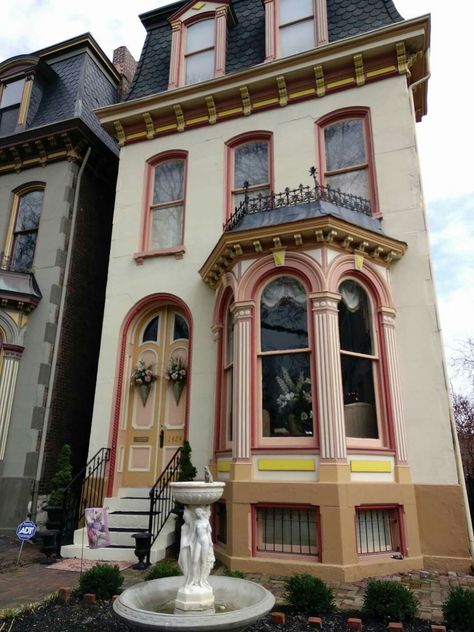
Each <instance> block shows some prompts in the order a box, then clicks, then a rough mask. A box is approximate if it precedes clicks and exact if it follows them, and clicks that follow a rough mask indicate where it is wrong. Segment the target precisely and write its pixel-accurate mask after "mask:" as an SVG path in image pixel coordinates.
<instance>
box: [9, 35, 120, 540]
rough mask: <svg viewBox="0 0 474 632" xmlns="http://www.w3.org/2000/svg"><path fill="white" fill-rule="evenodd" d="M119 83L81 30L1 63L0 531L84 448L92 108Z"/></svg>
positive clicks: (94, 314) (94, 268) (107, 227)
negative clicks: (63, 458)
mask: <svg viewBox="0 0 474 632" xmlns="http://www.w3.org/2000/svg"><path fill="white" fill-rule="evenodd" d="M121 87H122V76H121V73H120V72H118V71H117V69H116V68H115V67H114V66H113V64H112V63H111V62H110V61H109V59H108V58H107V57H106V55H105V54H104V52H103V51H102V50H101V48H100V47H99V46H98V44H97V42H96V41H95V40H94V38H93V37H92V36H91V35H89V34H85V35H81V36H79V37H75V38H73V39H70V40H68V41H66V42H62V43H60V44H56V45H54V46H51V47H48V48H45V49H43V50H40V51H37V52H35V53H32V54H29V55H19V56H17V57H13V58H11V59H7V60H5V61H3V62H2V63H0V243H1V244H2V246H3V247H2V250H3V252H2V257H1V262H0V300H1V305H0V349H1V353H0V507H1V508H2V510H1V512H0V531H11V530H12V529H15V527H16V525H17V524H18V522H20V521H21V520H23V519H24V518H25V517H26V514H27V511H28V504H29V501H31V499H32V493H33V492H35V494H38V493H39V492H41V493H45V492H47V491H48V481H49V479H50V477H51V475H52V473H54V469H55V465H56V458H57V454H58V451H59V449H60V448H61V446H62V445H63V444H65V443H69V444H70V445H71V446H72V448H73V454H72V463H73V469H74V471H75V472H76V471H78V470H79V469H80V467H82V466H83V465H84V463H85V458H86V456H87V446H88V440H89V429H90V423H91V412H92V404H93V397H94V385H95V375H96V367H97V357H98V349H99V343H100V332H101V325H102V313H103V305H104V297H105V283H106V273H107V262H108V256H109V245H110V233H111V227H112V213H113V205H114V195H115V181H116V173H117V163H118V147H117V144H116V142H115V141H114V140H113V139H112V138H111V137H110V136H109V134H108V133H107V132H105V131H104V130H103V128H102V127H101V126H100V124H99V121H98V119H97V117H96V116H95V114H94V109H95V108H97V107H101V106H104V105H109V104H112V103H115V102H116V101H117V100H118V98H119V96H118V95H119V92H120V90H121ZM33 501H34V504H36V501H35V499H33Z"/></svg>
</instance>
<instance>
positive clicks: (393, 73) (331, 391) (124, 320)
mask: <svg viewBox="0 0 474 632" xmlns="http://www.w3.org/2000/svg"><path fill="white" fill-rule="evenodd" d="M355 5H357V6H355ZM141 20H142V22H143V24H144V26H145V28H146V30H147V39H146V43H145V46H144V49H143V53H142V57H141V59H140V62H139V64H138V68H137V73H136V75H135V79H134V83H133V84H132V87H131V91H130V93H129V95H128V99H127V100H126V101H125V102H122V103H120V104H118V105H114V106H110V107H106V108H102V109H101V110H100V111H99V112H98V116H99V118H100V120H101V122H102V124H103V126H104V127H105V129H106V130H108V131H109V132H111V133H112V134H114V135H115V136H116V138H117V140H118V142H119V144H120V146H121V151H120V166H119V175H118V184H117V198H116V206H115V218H114V228H113V235H112V247H111V257H110V266H109V276H108V286H107V299H106V306H105V315H104V325H103V335H102V346H101V352H100V361H99V371H98V380H97V387H96V399H95V409H94V417H93V423H92V434H91V441H90V448H89V454H90V456H92V455H93V454H94V453H96V452H97V451H98V450H100V449H101V448H103V447H109V448H110V450H111V460H110V471H109V476H108V498H107V500H106V501H105V503H106V504H108V505H109V507H110V509H111V511H112V515H111V524H112V525H113V528H114V530H115V533H116V537H118V535H120V539H117V540H116V543H118V544H119V543H121V544H122V546H132V545H133V541H132V540H131V537H130V534H131V533H132V531H136V527H138V526H139V524H138V521H139V520H142V523H141V527H142V528H143V529H146V528H148V518H147V516H146V513H147V511H148V507H149V501H148V490H149V489H150V488H152V486H153V485H154V483H155V481H156V480H157V479H158V477H160V475H161V474H162V473H163V472H165V474H164V475H163V477H166V476H168V475H170V468H167V464H168V463H169V462H170V461H172V459H173V457H174V455H175V453H176V451H177V449H178V448H179V446H180V445H181V442H182V440H183V439H184V438H185V437H187V438H188V439H189V441H190V443H191V446H192V448H193V459H194V463H195V465H197V466H198V468H199V469H200V471H201V472H202V468H203V466H204V465H206V464H208V463H211V464H212V465H213V468H214V472H215V476H216V477H217V478H218V479H220V480H224V481H226V483H227V485H226V491H225V496H224V500H223V502H222V503H220V504H219V505H218V507H217V510H216V515H215V526H214V535H215V539H216V554H217V555H218V557H219V558H220V559H221V560H222V561H223V562H224V563H225V564H226V565H228V566H229V567H231V568H238V569H241V570H243V571H265V572H268V573H274V574H279V575H282V574H289V573H293V572H296V571H305V572H310V573H313V574H316V575H319V576H321V577H323V578H325V579H340V580H342V579H346V580H353V579H357V578H360V577H362V576H367V575H380V574H386V573H390V572H397V571H402V570H408V569H415V568H422V567H424V568H427V569H450V570H462V569H467V568H468V567H469V565H470V563H471V553H470V548H469V541H470V536H469V534H470V533H471V528H470V526H469V527H468V524H467V520H466V509H465V498H464V494H463V488H462V486H461V484H460V478H459V476H460V468H459V465H458V449H457V444H456V441H455V439H454V436H455V434H454V432H453V426H452V420H451V412H450V404H449V397H448V391H447V386H446V377H445V368H444V361H443V353H442V346H441V340H440V336H439V325H438V319H437V311H436V298H435V293H434V288H433V280H432V273H431V264H430V253H429V244H428V235H427V229H426V221H425V212H424V203H423V194H422V189H421V182H420V175H419V164H418V153H417V148H416V138H415V124H416V122H417V121H421V119H422V117H423V116H424V115H425V114H426V107H427V106H426V103H427V87H428V81H427V79H428V77H427V75H428V67H427V57H428V51H429V37H430V19H429V16H423V17H420V18H417V19H413V20H406V21H405V20H403V19H402V18H401V16H400V15H399V14H398V13H397V11H396V9H395V7H394V5H393V3H392V1H391V0H361V1H360V2H358V3H351V2H347V1H345V0H298V2H295V1H294V0H264V1H263V2H262V1H261V0H233V1H230V0H220V1H217V2H215V1H206V2H196V1H191V2H185V1H181V2H176V3H174V4H173V5H171V6H168V7H165V8H161V9H157V10H155V11H151V12H149V13H147V14H145V15H142V16H141ZM313 166H314V167H315V168H316V172H314V171H313V170H312V171H311V173H310V168H311V167H313ZM178 359H179V361H180V362H181V367H185V370H186V378H185V379H184V380H182V381H181V384H180V385H179V386H180V388H178V386H176V385H175V383H174V381H173V378H171V379H166V378H167V377H169V376H168V375H167V369H168V368H169V363H170V361H171V362H172V361H174V362H176V361H178ZM139 361H142V362H143V363H144V365H145V367H150V370H151V372H152V374H153V375H154V376H157V379H156V381H153V382H150V383H149V386H150V388H146V389H143V388H142V387H141V386H139V385H138V386H137V385H135V384H132V383H131V377H132V375H133V373H134V371H135V367H136V364H137V362H139ZM172 372H173V370H171V373H172ZM183 384H184V387H183ZM172 462H173V461H172ZM173 463H174V462H173ZM117 512H120V513H117ZM133 512H139V513H135V514H134V513H133ZM140 512H141V513H140ZM139 516H141V517H140V518H139ZM144 516H145V518H144ZM153 524H154V523H153ZM118 525H121V526H118ZM153 528H154V526H153ZM117 529H121V530H120V531H117ZM127 529H129V532H127ZM124 534H125V535H124ZM154 535H156V533H155V531H154ZM126 538H128V540H126ZM158 539H159V538H158ZM155 548H156V547H155ZM72 550H73V549H71V551H72ZM130 550H131V549H130ZM124 551H125V549H121V550H120V551H117V549H115V550H112V551H111V552H110V553H108V554H110V555H111V556H113V555H115V556H116V557H117V558H120V559H123V556H124ZM156 555H158V553H157V554H156Z"/></svg>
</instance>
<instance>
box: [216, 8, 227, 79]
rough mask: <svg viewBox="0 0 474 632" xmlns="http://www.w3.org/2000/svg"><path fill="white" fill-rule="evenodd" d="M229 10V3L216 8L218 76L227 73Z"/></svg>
mask: <svg viewBox="0 0 474 632" xmlns="http://www.w3.org/2000/svg"><path fill="white" fill-rule="evenodd" d="M227 11H228V7H227V5H226V6H223V7H219V8H218V9H217V10H216V67H215V76H216V77H222V76H223V75H225V58H226V40H227Z"/></svg>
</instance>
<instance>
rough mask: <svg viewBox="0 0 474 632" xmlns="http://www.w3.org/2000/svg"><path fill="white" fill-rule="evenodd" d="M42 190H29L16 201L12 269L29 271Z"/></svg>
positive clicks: (33, 252)
mask: <svg viewBox="0 0 474 632" xmlns="http://www.w3.org/2000/svg"><path fill="white" fill-rule="evenodd" d="M43 195H44V193H43V191H29V192H28V193H25V194H23V195H22V196H21V197H20V198H19V201H18V210H17V215H16V221H15V228H14V231H13V250H12V269H13V270H14V271H15V272H31V269H32V267H33V259H34V255H35V248H36V239H37V236H38V227H39V221H40V215H41V209H42V206H43Z"/></svg>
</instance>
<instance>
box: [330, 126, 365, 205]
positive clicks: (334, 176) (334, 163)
mask: <svg viewBox="0 0 474 632" xmlns="http://www.w3.org/2000/svg"><path fill="white" fill-rule="evenodd" d="M324 151H325V154H324V155H325V168H324V180H325V183H326V185H328V186H331V187H332V188H333V189H340V190H341V191H342V192H343V193H352V195H358V196H360V197H362V198H365V199H367V200H369V199H370V198H371V195H370V187H369V161H368V154H367V147H366V135H365V121H364V119H362V118H354V119H347V120H343V121H338V122H336V123H333V124H331V125H328V126H326V127H325V128H324Z"/></svg>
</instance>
